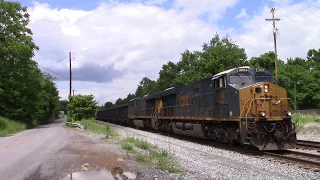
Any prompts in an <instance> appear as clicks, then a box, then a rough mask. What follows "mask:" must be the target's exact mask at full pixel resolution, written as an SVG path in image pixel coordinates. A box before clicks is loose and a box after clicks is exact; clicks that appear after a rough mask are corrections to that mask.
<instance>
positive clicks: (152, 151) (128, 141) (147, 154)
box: [121, 137, 182, 173]
mask: <svg viewBox="0 0 320 180" xmlns="http://www.w3.org/2000/svg"><path fill="white" fill-rule="evenodd" d="M133 146H135V147H137V148H140V149H142V150H144V153H138V154H137V157H136V161H137V162H140V163H142V164H145V165H147V166H151V167H152V168H156V169H159V170H162V171H168V172H169V173H178V172H182V171H181V170H180V168H179V167H176V166H175V165H174V164H175V162H174V159H173V158H172V157H171V156H170V155H169V154H168V152H167V151H165V150H161V151H160V152H159V151H158V149H156V147H155V146H152V145H151V144H149V143H148V142H147V141H144V140H141V139H138V138H135V137H127V138H125V139H124V140H123V141H122V142H121V147H122V149H125V150H126V151H127V152H133V153H137V152H136V151H134V148H133Z"/></svg>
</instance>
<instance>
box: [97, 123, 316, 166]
mask: <svg viewBox="0 0 320 180" xmlns="http://www.w3.org/2000/svg"><path fill="white" fill-rule="evenodd" d="M100 123H104V122H100ZM110 125H112V126H113V127H117V128H119V126H120V125H116V124H112V123H110ZM120 127H122V126H120ZM126 131H128V132H130V133H133V134H139V135H140V136H144V137H146V138H149V139H154V140H158V139H155V138H152V137H148V136H146V135H143V134H140V133H137V132H134V131H131V130H129V129H127V130H126ZM161 135H164V134H161ZM164 136H168V135H164ZM168 137H171V138H177V139H183V140H186V141H187V142H193V143H199V144H202V145H209V146H212V145H213V147H216V148H222V149H225V150H231V151H237V152H241V153H244V154H247V155H251V156H254V157H257V158H261V159H268V160H270V159H272V160H274V161H276V162H280V163H283V164H284V163H286V164H293V165H297V166H298V167H300V168H305V169H312V170H314V171H315V172H320V154H319V155H316V154H309V153H304V152H297V151H277V152H256V151H251V150H246V149H244V148H237V147H230V146H225V145H223V144H219V143H214V142H212V141H206V140H202V139H198V138H192V137H181V136H178V135H169V136H168ZM163 143H169V144H172V145H177V146H180V147H183V148H185V149H190V150H196V151H199V152H200V153H201V154H205V155H212V154H210V153H208V152H205V151H202V150H199V149H194V148H190V147H187V146H184V145H182V144H175V143H172V142H165V141H163Z"/></svg>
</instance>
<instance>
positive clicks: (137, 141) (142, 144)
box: [124, 137, 151, 150]
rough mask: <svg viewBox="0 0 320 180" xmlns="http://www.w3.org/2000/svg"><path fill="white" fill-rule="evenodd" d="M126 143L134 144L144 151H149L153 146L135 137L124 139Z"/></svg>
mask: <svg viewBox="0 0 320 180" xmlns="http://www.w3.org/2000/svg"><path fill="white" fill-rule="evenodd" d="M124 142H128V143H132V144H133V145H135V146H136V147H138V148H140V149H144V150H147V149H149V148H150V146H151V145H150V144H149V143H148V142H147V141H144V140H141V139H138V138H135V137H127V138H126V139H124Z"/></svg>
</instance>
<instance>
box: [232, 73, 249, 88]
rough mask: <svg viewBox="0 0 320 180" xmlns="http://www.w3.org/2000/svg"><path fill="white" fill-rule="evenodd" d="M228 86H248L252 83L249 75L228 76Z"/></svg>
mask: <svg viewBox="0 0 320 180" xmlns="http://www.w3.org/2000/svg"><path fill="white" fill-rule="evenodd" d="M229 83H230V84H238V85H241V86H243V85H248V84H252V83H253V78H252V76H251V75H238V76H230V81H229Z"/></svg>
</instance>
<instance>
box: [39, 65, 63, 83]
mask: <svg viewBox="0 0 320 180" xmlns="http://www.w3.org/2000/svg"><path fill="white" fill-rule="evenodd" d="M38 65H39V66H41V67H42V68H44V69H46V70H48V71H50V72H52V73H54V74H56V75H58V76H61V77H63V78H66V79H69V78H67V77H65V76H63V75H61V74H59V73H56V72H54V71H52V70H50V69H48V68H46V67H44V66H42V65H41V64H39V63H38Z"/></svg>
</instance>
